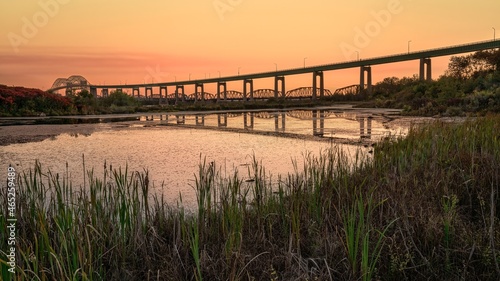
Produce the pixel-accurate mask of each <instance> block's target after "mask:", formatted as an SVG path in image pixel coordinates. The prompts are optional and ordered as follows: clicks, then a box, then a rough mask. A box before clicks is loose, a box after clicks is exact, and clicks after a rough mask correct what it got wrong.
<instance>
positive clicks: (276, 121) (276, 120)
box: [274, 113, 286, 132]
mask: <svg viewBox="0 0 500 281" xmlns="http://www.w3.org/2000/svg"><path fill="white" fill-rule="evenodd" d="M280 117H281V127H280V122H279V119H280ZM285 117H286V113H280V114H275V115H274V130H275V131H276V132H280V131H281V132H284V131H285V125H286V121H285Z"/></svg>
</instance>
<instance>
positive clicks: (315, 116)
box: [312, 110, 325, 137]
mask: <svg viewBox="0 0 500 281" xmlns="http://www.w3.org/2000/svg"><path fill="white" fill-rule="evenodd" d="M312 121H313V135H314V136H320V137H322V136H323V135H324V134H325V111H324V110H313V111H312ZM318 121H319V128H318Z"/></svg>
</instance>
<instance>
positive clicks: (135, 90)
mask: <svg viewBox="0 0 500 281" xmlns="http://www.w3.org/2000/svg"><path fill="white" fill-rule="evenodd" d="M136 92H137V97H140V96H141V91H140V90H139V88H132V96H133V97H136V95H135V93H136Z"/></svg>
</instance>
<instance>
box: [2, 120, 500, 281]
mask: <svg viewBox="0 0 500 281" xmlns="http://www.w3.org/2000/svg"><path fill="white" fill-rule="evenodd" d="M499 132H500V118H499V117H487V118H481V119H477V120H470V121H466V122H464V123H456V124H444V123H433V124H428V125H425V126H421V127H414V128H412V129H411V130H410V133H409V135H408V136H407V137H405V138H400V139H388V140H386V141H383V142H381V143H379V144H377V146H376V147H375V153H374V154H373V156H372V157H367V155H364V154H363V153H361V152H359V153H358V154H357V155H356V156H354V158H349V157H348V156H347V155H346V154H345V153H344V152H343V150H342V149H341V148H338V147H337V148H332V149H331V150H329V151H324V152H323V153H322V154H321V155H320V156H318V157H313V156H311V155H309V154H306V155H304V158H303V163H301V165H298V162H295V163H294V166H295V169H294V171H291V172H290V173H289V174H288V175H281V176H280V177H278V178H277V181H276V180H272V179H271V177H270V176H269V173H268V172H267V171H266V170H265V169H264V167H262V165H261V164H260V163H259V162H258V160H257V159H253V164H252V165H251V166H250V167H249V168H248V171H246V174H245V173H242V172H241V171H240V172H235V173H234V174H231V175H229V176H228V175H226V174H225V173H224V174H223V173H221V171H220V168H218V166H217V165H216V163H212V162H207V161H206V160H205V159H201V160H200V166H199V172H198V174H196V175H195V184H194V186H193V188H195V191H196V196H197V204H198V208H196V209H195V210H192V209H188V208H186V207H185V206H184V205H183V203H182V195H180V196H179V200H178V202H177V204H176V205H174V206H170V205H168V204H166V203H165V202H166V200H165V198H163V197H162V196H161V195H152V194H150V190H151V188H150V182H149V175H148V172H147V171H142V172H130V171H129V170H128V169H127V167H125V168H124V169H121V168H118V169H116V168H112V167H108V166H107V165H104V176H103V177H102V178H97V177H95V176H94V172H93V170H90V171H88V173H87V174H86V184H85V188H80V187H78V188H76V187H73V186H72V184H71V182H69V181H68V179H67V178H64V177H60V176H59V175H57V174H54V173H52V172H50V171H46V170H44V169H43V167H42V165H41V164H40V163H38V162H37V163H36V164H35V166H34V167H33V169H31V170H30V171H28V172H27V173H25V174H23V175H21V176H20V177H19V179H18V189H17V192H18V197H17V198H18V201H17V206H18V208H17V215H18V223H17V229H18V236H17V237H18V246H17V247H18V248H17V249H18V256H17V257H18V267H17V274H16V276H15V277H14V276H11V275H9V274H8V273H7V271H6V265H5V253H3V252H2V253H1V254H0V260H1V266H2V271H1V274H2V275H1V276H2V280H9V279H10V278H12V279H14V280H373V279H383V280H400V279H434V280H457V279H459V280H460V279H463V280H471V279H472V280H498V276H500V270H499V269H498V268H499V267H498V259H499V258H500V252H499V250H498V249H497V248H496V245H498V243H499V239H500V228H499V226H498V225H499V224H498V219H499V211H500V210H499V207H500V200H499V198H498V189H499V169H500V165H499V164H500V149H499V148H500V137H499ZM0 195H1V198H2V200H5V198H6V194H5V190H4V189H2V190H0ZM2 206H4V205H2ZM0 217H1V218H0V227H1V228H2V231H3V232H2V233H6V232H5V231H6V230H5V228H6V225H5V223H4V218H5V217H6V210H5V208H1V210H0ZM2 237H3V236H2ZM6 247H7V245H6V241H5V239H3V238H2V239H1V241H0V249H2V250H3V249H6ZM443 265H444V266H443Z"/></svg>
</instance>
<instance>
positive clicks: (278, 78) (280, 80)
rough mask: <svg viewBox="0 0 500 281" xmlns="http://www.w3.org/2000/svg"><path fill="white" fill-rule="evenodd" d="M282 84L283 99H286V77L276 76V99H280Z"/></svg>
mask: <svg viewBox="0 0 500 281" xmlns="http://www.w3.org/2000/svg"><path fill="white" fill-rule="evenodd" d="M280 82H281V97H282V98H283V99H285V97H286V91H285V76H276V77H274V98H275V99H277V98H278V93H279V84H280Z"/></svg>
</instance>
